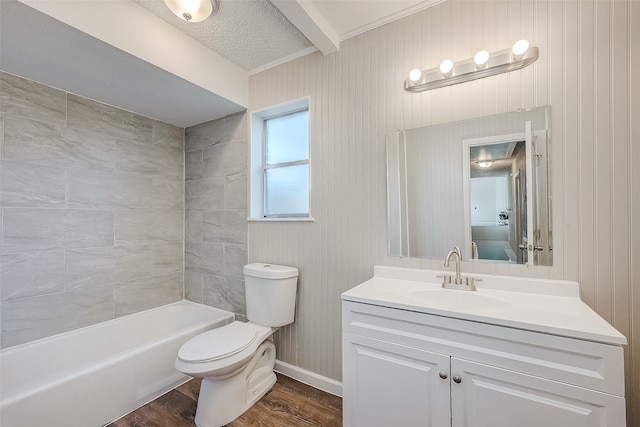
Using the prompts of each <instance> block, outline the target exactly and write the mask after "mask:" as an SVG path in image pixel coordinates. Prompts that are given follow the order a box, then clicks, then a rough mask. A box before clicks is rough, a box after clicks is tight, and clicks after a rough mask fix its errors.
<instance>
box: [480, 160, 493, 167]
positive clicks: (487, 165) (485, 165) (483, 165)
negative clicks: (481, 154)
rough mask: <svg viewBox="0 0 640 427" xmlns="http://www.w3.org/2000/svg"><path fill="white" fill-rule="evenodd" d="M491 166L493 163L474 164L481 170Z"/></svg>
mask: <svg viewBox="0 0 640 427" xmlns="http://www.w3.org/2000/svg"><path fill="white" fill-rule="evenodd" d="M492 164H493V162H487V161H482V162H476V165H478V166H480V167H481V168H488V167H489V166H491V165H492Z"/></svg>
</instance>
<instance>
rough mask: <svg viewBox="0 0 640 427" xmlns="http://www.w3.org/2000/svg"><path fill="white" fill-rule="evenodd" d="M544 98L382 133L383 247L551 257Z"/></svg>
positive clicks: (402, 251) (404, 251)
mask: <svg viewBox="0 0 640 427" xmlns="http://www.w3.org/2000/svg"><path fill="white" fill-rule="evenodd" d="M550 117H551V109H550V107H548V106H547V107H539V108H534V109H530V110H520V111H516V112H512V113H504V114H498V115H494V116H487V117H480V118H475V119H469V120H464V121H460V122H453V123H445V124H440V125H434V126H426V127H422V128H415V129H407V130H400V131H396V132H392V133H390V134H388V135H387V203H388V209H387V213H388V215H387V220H388V253H389V255H392V256H401V257H417V258H439V259H444V257H445V256H446V254H447V252H449V251H450V250H451V249H452V248H453V247H454V246H459V247H460V248H461V249H462V252H463V259H464V260H465V261H474V262H494V263H514V264H515V263H517V264H526V265H551V264H552V244H551V236H552V228H551V204H550V200H551V192H550V187H549V176H548V171H549V157H548V153H549V144H550V130H551V128H550Z"/></svg>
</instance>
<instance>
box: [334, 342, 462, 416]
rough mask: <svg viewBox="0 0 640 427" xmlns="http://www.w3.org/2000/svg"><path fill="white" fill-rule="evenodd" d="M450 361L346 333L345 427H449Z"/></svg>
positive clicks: (344, 364) (344, 358) (438, 356)
mask: <svg viewBox="0 0 640 427" xmlns="http://www.w3.org/2000/svg"><path fill="white" fill-rule="evenodd" d="M449 360H450V358H449V356H444V355H442V354H437V353H431V352H428V351H424V350H418V349H414V348H411V347H406V346H402V345H397V344H392V343H389V342H386V341H379V340H375V339H371V338H366V337H362V336H359V335H353V334H349V333H346V332H344V333H343V382H342V386H343V411H344V415H343V418H344V425H345V427H378V426H379V427H390V426H406V427H422V426H424V427H445V426H450V425H451V401H450V395H449V393H450V382H449ZM441 373H442V376H443V377H444V378H441V377H440V374H441Z"/></svg>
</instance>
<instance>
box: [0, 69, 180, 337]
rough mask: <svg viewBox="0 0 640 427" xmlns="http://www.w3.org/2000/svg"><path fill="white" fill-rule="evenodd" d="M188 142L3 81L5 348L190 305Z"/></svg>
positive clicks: (123, 116)
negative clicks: (186, 292) (186, 276)
mask: <svg viewBox="0 0 640 427" xmlns="http://www.w3.org/2000/svg"><path fill="white" fill-rule="evenodd" d="M183 142H184V129H182V128H178V127H175V126H171V125H167V124H165V123H162V122H159V121H156V120H153V119H150V118H148V117H143V116H140V115H137V114H134V113H131V112H128V111H124V110H120V109H117V108H114V107H111V106H108V105H105V104H101V103H99V102H96V101H92V100H90V99H86V98H82V97H79V96H76V95H73V94H71V93H68V92H64V91H61V90H58V89H54V88H51V87H49V86H45V85H42V84H39V83H37V82H33V81H30V80H27V79H24V78H20V77H17V76H14V75H11V74H7V73H1V72H0V156H1V166H0V169H1V172H0V173H1V177H0V220H1V221H2V227H0V229H1V231H0V233H1V235H0V243H1V248H2V249H1V253H0V308H1V310H0V312H1V315H2V321H1V322H0V323H1V326H0V329H1V340H0V342H1V345H0V346H1V347H2V348H7V347H10V346H14V345H17V344H21V343H25V342H29V341H32V340H36V339H40V338H44V337H47V336H51V335H55V334H58V333H62V332H66V331H69V330H73V329H77V328H81V327H84V326H88V325H92V324H95V323H99V322H102V321H106V320H110V319H113V318H114V317H118V316H123V315H127V314H131V313H135V312H138V311H141V310H146V309H149V308H153V307H157V306H160V305H164V304H167V303H170V302H174V301H179V300H182V299H183V277H182V274H183V273H182V270H183V266H182V264H183V258H184V253H183V243H182V242H183V231H182V230H183V222H184V219H183V218H184V206H183V198H184V178H183V174H184V148H183Z"/></svg>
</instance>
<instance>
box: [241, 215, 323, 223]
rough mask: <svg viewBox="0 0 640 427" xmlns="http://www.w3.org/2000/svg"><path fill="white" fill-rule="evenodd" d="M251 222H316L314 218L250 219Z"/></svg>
mask: <svg viewBox="0 0 640 427" xmlns="http://www.w3.org/2000/svg"><path fill="white" fill-rule="evenodd" d="M247 221H249V222H316V220H315V219H314V218H313V217H312V216H305V217H289V218H248V219H247Z"/></svg>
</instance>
